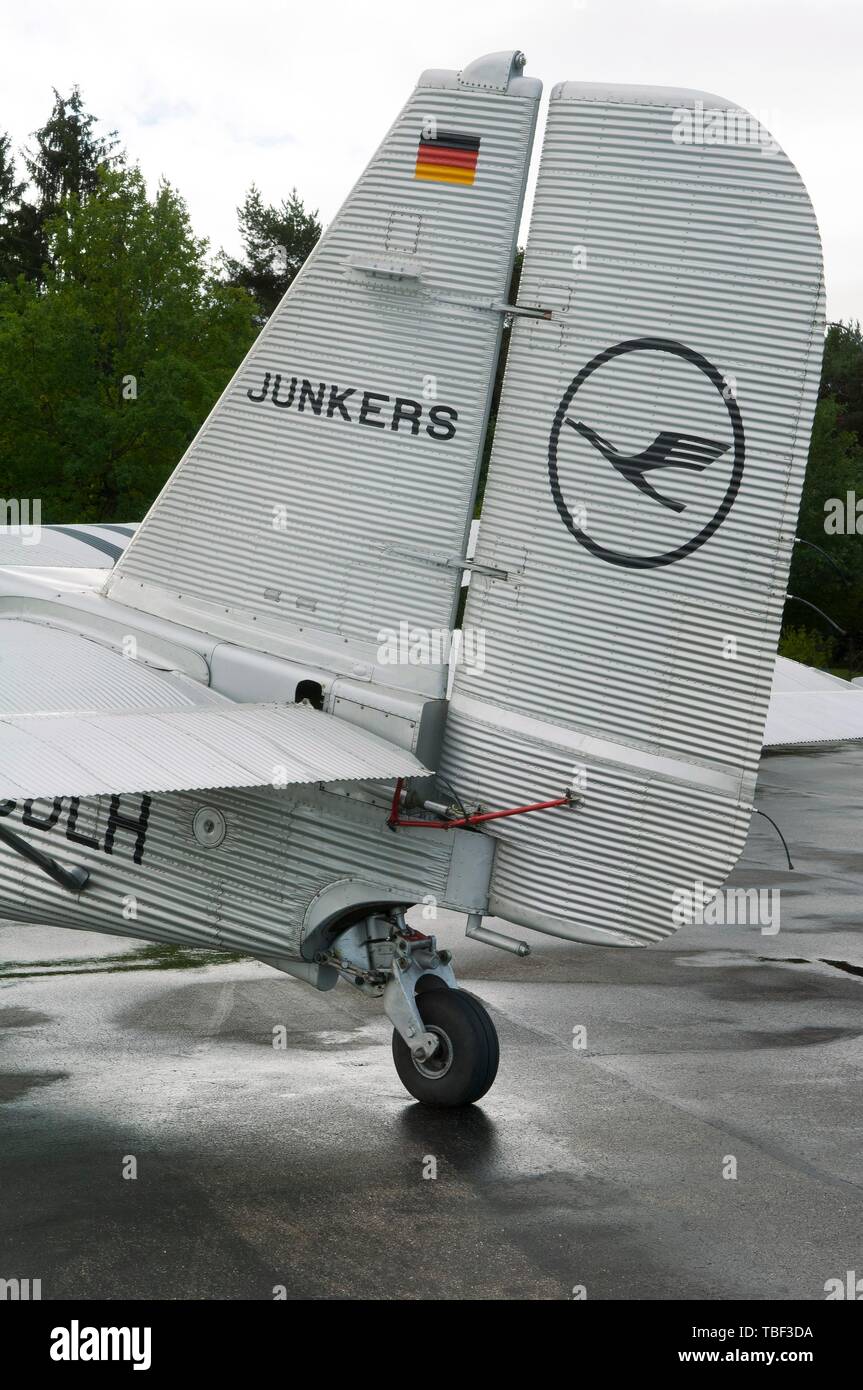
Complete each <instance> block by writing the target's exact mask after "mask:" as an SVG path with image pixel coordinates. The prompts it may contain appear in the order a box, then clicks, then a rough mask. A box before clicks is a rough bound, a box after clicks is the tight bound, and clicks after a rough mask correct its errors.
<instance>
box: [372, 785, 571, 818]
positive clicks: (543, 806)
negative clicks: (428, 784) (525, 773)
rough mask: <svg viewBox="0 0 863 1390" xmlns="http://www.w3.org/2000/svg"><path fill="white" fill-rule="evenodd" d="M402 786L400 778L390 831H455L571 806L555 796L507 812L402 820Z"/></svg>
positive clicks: (567, 798)
mask: <svg viewBox="0 0 863 1390" xmlns="http://www.w3.org/2000/svg"><path fill="white" fill-rule="evenodd" d="M403 785H404V778H403V777H400V778H399V780H398V781H397V782H396V789H395V792H394V793H393V804H392V806H391V808H390V814H389V820H388V821H387V825H388V826H389V827H390V829H391V830H395V829H396V828H399V829H402V828H404V827H405V826H412V827H414V828H415V829H417V830H456V829H458V827H459V826H460V825H479V824H480V823H481V822H482V821H486V820H501V819H502V818H503V817H504V816H524V815H526V814H527V812H528V811H548V810H550V809H551V807H552V806H571V805H572V804H573V799H572V797H571V796H557V797H555V799H554V800H553V801H534V802H532V803H531V804H530V805H529V806H513V807H512V809H511V810H509V811H481V812H478V813H477V814H476V815H474V816H459V817H458V818H457V819H456V820H402V819H401V818H400V817H399V806H400V804H401V799H402V787H403Z"/></svg>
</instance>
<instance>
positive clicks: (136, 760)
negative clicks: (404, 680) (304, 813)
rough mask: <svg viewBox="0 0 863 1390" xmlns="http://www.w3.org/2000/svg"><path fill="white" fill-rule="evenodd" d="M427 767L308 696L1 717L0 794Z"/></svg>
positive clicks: (152, 788) (286, 780) (326, 778)
mask: <svg viewBox="0 0 863 1390" xmlns="http://www.w3.org/2000/svg"><path fill="white" fill-rule="evenodd" d="M425 771H426V769H425V768H424V767H423V766H422V764H421V763H420V762H418V761H417V759H416V758H415V757H414V756H413V754H412V753H408V752H406V751H405V750H404V749H403V748H396V747H395V746H394V745H393V744H390V743H387V742H386V740H384V739H382V738H378V737H377V735H375V734H369V733H367V732H366V731H365V730H364V729H358V728H356V727H355V726H354V725H352V724H346V723H345V722H344V721H343V720H339V719H334V718H333V716H332V715H329V714H324V713H322V712H321V711H320V710H316V709H312V708H311V706H308V705H276V704H261V705H237V704H233V703H231V701H229V700H226V701H225V702H224V704H223V705H221V706H219V707H217V708H209V709H200V708H192V709H174V710H141V711H128V710H127V711H123V712H121V713H119V714H115V713H106V712H104V711H95V712H93V713H89V714H41V715H6V716H0V800H10V801H17V800H20V799H22V798H25V799H30V798H33V799H35V798H38V797H48V798H52V797H64V796H79V797H82V796H100V795H105V794H108V793H110V794H117V795H122V794H123V793H125V792H169V791H202V790H204V789H205V788H215V787H262V786H276V787H283V786H295V785H298V784H301V783H314V782H349V781H355V780H356V781H383V780H389V779H392V778H396V777H415V776H420V775H422V774H423V773H424V772H425Z"/></svg>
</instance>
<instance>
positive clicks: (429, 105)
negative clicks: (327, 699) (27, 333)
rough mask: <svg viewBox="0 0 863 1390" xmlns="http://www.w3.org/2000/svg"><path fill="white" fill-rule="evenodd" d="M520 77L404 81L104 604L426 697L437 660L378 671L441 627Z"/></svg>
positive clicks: (463, 511) (460, 515) (518, 194)
mask: <svg viewBox="0 0 863 1390" xmlns="http://www.w3.org/2000/svg"><path fill="white" fill-rule="evenodd" d="M523 63H524V58H523V55H521V54H519V53H498V54H492V55H490V56H488V57H485V58H481V59H478V60H477V61H476V62H474V63H471V64H470V65H469V66H468V67H466V68H465V69H463V71H461V72H459V73H456V72H446V71H436V70H435V71H429V72H426V73H424V74H423V75H422V76H421V77H420V80H419V83H418V85H417V87H416V89H415V91H414V93H413V95H412V96H411V97H410V99H409V100H408V102H407V105H406V106H405V107H404V109H403V111H402V112H401V114H400V115H399V116H398V118H397V120H396V122H395V124H394V125H393V126H392V128H391V130H390V131H389V132H388V134H387V135H386V136H385V138H384V140H383V142H382V143H381V145H380V147H379V148H378V150H377V152H376V153H375V154H374V156H373V157H372V160H371V162H370V164H369V165H368V167H367V169H366V170H365V172H364V173H363V175H362V176H361V178H360V179H359V182H358V183H357V184H356V186H355V187H354V189H353V191H352V192H351V193H350V195H349V196H348V198H347V200H346V201H345V203H344V204H343V206H342V208H341V210H340V211H339V213H338V214H337V216H336V217H335V219H334V220H333V222H332V223H331V225H330V226H329V227H328V229H327V231H326V232H325V233H324V235H323V236H322V238H321V240H320V242H319V244H318V246H317V247H316V248H315V250H314V252H313V253H312V255H311V256H310V257H309V259H308V261H307V262H306V264H305V266H304V267H303V269H302V271H301V272H300V274H299V275H298V276H297V278H296V280H295V281H294V283H293V284H292V285H291V287H290V289H289V290H288V292H287V294H286V295H285V297H284V299H283V300H282V302H281V304H280V305H279V306H278V308H277V309H276V311H275V312H274V314H273V315H272V317H271V318H270V320H269V322H268V323H267V325H266V327H265V328H264V330H263V331H262V333H261V334H260V336H259V337H258V339H257V341H256V342H255V344H254V346H253V347H252V349H251V351H250V352H249V354H248V356H247V357H246V359H245V361H244V362H243V363H242V365H241V366H240V367H239V369H238V371H237V372H236V374H235V375H234V377H233V379H232V381H231V382H230V383H229V385H228V387H227V389H226V390H225V392H224V394H223V395H222V397H221V398H220V400H219V401H218V402H217V404H216V406H215V407H214V409H213V411H212V412H211V414H210V415H209V417H208V418H207V420H206V421H205V423H204V424H203V426H202V427H201V429H200V431H199V432H198V434H197V436H196V437H195V439H194V440H193V442H192V444H191V446H190V448H189V450H188V452H187V453H186V455H185V456H184V458H183V459H182V460H181V462H180V463H179V465H178V467H177V468H176V470H175V472H174V474H173V476H172V477H171V479H170V480H169V482H168V484H167V485H166V487H165V488H164V490H163V492H162V493H161V495H160V496H159V497H158V499H157V500H156V502H155V504H154V505H153V507H152V509H151V510H150V512H149V514H148V515H147V517H146V518H145V520H144V522H143V524H142V525H141V527H140V529H139V530H138V532H137V535H136V536H135V539H134V540H133V542H132V544H131V545H130V546H129V548H128V550H127V551H126V553H125V554H124V555H123V557H122V559H121V560H120V562H119V563H118V564H117V566H116V568H115V569H114V571H113V573H112V574H111V576H110V578H109V580H108V582H107V585H106V590H105V591H106V593H107V594H108V595H109V596H110V597H111V598H113V599H116V600H119V601H121V602H123V603H125V604H127V605H129V606H131V607H133V608H137V609H142V610H145V611H147V612H149V613H155V614H158V615H160V616H163V617H169V618H173V619H175V620H176V621H179V622H183V623H187V624H189V625H190V626H192V627H197V628H200V627H206V629H207V630H208V631H210V632H212V633H213V634H214V635H216V636H221V637H223V638H225V639H226V640H232V641H236V642H239V643H240V644H241V645H242V644H245V645H251V646H254V647H255V648H256V649H258V650H268V651H271V652H274V653H276V654H284V655H289V656H293V657H295V658H296V657H297V656H298V654H299V653H303V655H304V659H305V660H307V661H309V662H312V663H314V664H317V665H320V666H323V667H325V668H327V669H329V670H336V671H341V672H347V673H351V674H354V675H356V674H360V676H361V677H362V678H364V679H370V678H371V679H378V680H384V681H388V682H390V683H397V684H405V683H410V684H413V685H414V686H415V687H416V688H422V687H425V693H428V694H430V695H436V694H439V693H442V689H443V685H444V683H445V679H446V665H445V661H444V662H441V663H438V664H437V665H436V666H435V665H431V666H430V665H428V664H426V665H416V666H413V665H408V666H405V665H401V666H398V667H395V668H393V667H392V666H390V667H386V668H385V669H384V670H383V671H377V670H376V664H377V662H378V649H379V647H380V636H379V634H380V632H381V630H385V631H393V630H394V631H396V632H398V631H399V630H400V625H401V624H403V623H406V624H407V627H408V629H409V630H410V629H413V628H415V627H422V628H425V629H432V630H436V629H448V628H449V627H451V625H452V621H453V617H454V612H455V605H456V602H457V599H458V594H459V585H460V578H461V572H460V569H459V567H458V563H457V562H458V560H459V559H460V558H461V557H462V556H463V554H464V545H465V538H466V533H467V528H468V526H469V523H470V516H471V511H472V505H473V498H474V493H475V486H476V476H477V468H478V460H479V455H480V450H481V445H482V439H483V435H484V432H485V425H486V420H487V415H488V409H489V403H490V395H491V387H492V383H493V380H494V369H495V363H496V358H497V352H498V347H499V338H500V329H501V323H502V314H503V306H504V304H505V299H506V294H507V290H508V286H509V280H510V275H511V271H512V264H513V258H514V252H515V245H516V237H517V233H518V226H519V219H520V215H521V208H522V202H523V197H524V187H525V180H526V176H527V168H528V162H529V158H530V150H531V144H532V140H533V132H534V127H535V122H536V112H537V104H538V101H539V96H540V92H541V84H540V83H539V82H538V81H537V80H536V79H534V78H528V77H524V76H522V66H523ZM345 95H346V97H347V96H350V95H351V94H349V93H348V94H345ZM361 95H362V94H361V91H358V92H355V93H354V94H353V96H352V99H353V100H354V101H356V100H359V99H361ZM345 106H346V109H347V107H348V106H349V102H348V101H346V102H345ZM394 670H395V672H396V675H397V679H394Z"/></svg>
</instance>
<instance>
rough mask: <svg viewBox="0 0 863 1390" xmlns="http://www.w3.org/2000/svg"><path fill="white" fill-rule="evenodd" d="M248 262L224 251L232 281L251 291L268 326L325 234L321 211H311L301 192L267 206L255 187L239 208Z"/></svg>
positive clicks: (229, 277) (241, 232)
mask: <svg viewBox="0 0 863 1390" xmlns="http://www.w3.org/2000/svg"><path fill="white" fill-rule="evenodd" d="M237 220H238V221H239V224H240V237H241V239H242V242H243V249H244V252H245V258H244V259H243V260H241V261H237V260H233V259H232V258H231V257H230V256H228V255H226V254H225V253H224V252H223V253H222V265H223V269H224V272H225V275H226V277H227V280H228V283H229V284H232V285H236V286H238V288H240V289H245V290H248V291H249V293H250V294H251V295H253V296H254V298H255V302H256V303H257V305H258V311H259V316H260V320H261V322H266V320H267V319H268V318H269V317H270V314H271V313H272V312H273V310H274V309H275V307H276V305H277V304H278V302H279V300H280V299H281V298H282V295H283V294H284V293H285V291H286V290H287V289H288V287H289V285H290V284H291V283H292V281H293V280H294V278H295V276H296V274H297V272H298V271H299V270H300V268H301V266H302V264H303V262H304V261H305V259H306V257H307V256H308V255H309V253H310V252H311V251H312V250H313V248H314V246H315V243H316V242H317V240H318V238H319V236H320V235H321V224H320V222H319V221H318V215H317V212H307V211H306V208H305V204H304V203H303V200H302V198H300V196H299V194H298V193H297V190H296V189H295V188H294V189H292V190H291V192H290V194H289V196H288V197H287V198H285V199H283V201H282V202H281V203H280V204H279V205H278V207H276V206H273V205H272V204H267V203H265V202H264V200H263V198H262V197H261V195H260V193H259V191H258V189H257V188H256V187H255V185H254V184H252V186H251V188H250V189H249V191H248V193H247V194H246V198H245V201H244V203H243V205H242V207H239V208H237Z"/></svg>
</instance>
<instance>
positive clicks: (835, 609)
mask: <svg viewBox="0 0 863 1390" xmlns="http://www.w3.org/2000/svg"><path fill="white" fill-rule="evenodd" d="M861 356H863V353H861ZM861 368H863V362H861ZM843 418H846V416H845V412H844V410H843V407H842V405H841V404H840V402H839V401H838V400H836V399H834V398H833V397H832V396H829V395H825V396H824V397H823V398H822V399H821V400H819V402H818V404H817V406H816V410H815V421H814V424H813V427H812V441H811V444H810V447H809V462H808V465H807V470H806V482H805V485H804V489H803V497H802V500H801V505H800V515H799V518H798V522H797V535H798V536H800V537H802V538H803V540H805V541H810V542H813V543H814V544H815V545H818V546H820V547H822V549H823V550H824V551H825V552H826V553H827V554H828V555H829V556H830V557H831V559H832V560H834V561H835V562H836V563H837V564H838V565H840V566H841V567H842V569H843V570H844V571H845V573H846V574H847V575H848V578H849V580H850V583H843V581H842V579H841V577H840V576H839V575H837V573H836V571H835V570H834V569H833V568H832V567H831V565H830V564H829V563H828V562H827V561H826V560H824V558H823V557H822V556H820V555H818V554H817V553H816V552H814V551H813V550H812V549H810V548H809V547H808V546H805V545H796V546H795V547H794V558H793V561H792V565H791V576H790V579H789V584H788V591H789V593H791V594H795V595H796V596H797V597H798V598H802V599H805V600H807V601H808V602H809V603H814V604H815V605H817V607H818V608H821V609H823V611H824V612H825V613H827V614H829V616H830V617H831V618H832V619H833V621H834V622H835V623H837V624H838V625H839V626H840V627H841V628H843V629H845V631H846V633H847V636H846V637H845V638H844V640H840V641H838V642H837V644H836V648H835V650H836V661H837V663H838V664H840V665H843V666H847V667H852V668H855V669H856V666H857V664H858V661H859V659H860V656H861V655H863V543H861V538H860V536H859V535H857V534H856V531H852V532H848V531H847V529H846V531H844V532H842V531H838V532H833V531H831V530H825V520H826V519H827V517H828V507H829V503H830V501H831V499H839V500H840V501H841V502H842V503H844V502H845V498H846V496H847V494H848V493H849V492H850V493H853V494H855V495H856V497H858V498H861V499H863V445H861V442H860V439H859V438H858V436H857V434H856V433H855V432H854V431H853V430H850V429H846V428H843V426H842V423H841V422H842V420H843ZM801 623H803V624H805V626H806V627H807V628H809V629H812V630H813V631H815V632H818V633H820V634H821V636H822V637H824V636H830V635H835V634H833V633H832V629H831V628H830V627H829V625H828V624H826V623H825V622H823V620H821V619H819V618H818V617H817V615H814V614H812V613H811V611H810V612H807V610H806V609H805V607H802V606H801V605H800V604H798V603H794V602H791V601H789V603H788V604H787V605H786V609H785V634H786V637H787V636H788V634H789V633H790V631H791V630H792V629H797V628H799V626H800V624H801ZM794 640H795V642H797V643H798V644H799V642H800V640H801V639H800V637H799V634H798V636H797V637H796V638H795V639H794Z"/></svg>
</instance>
